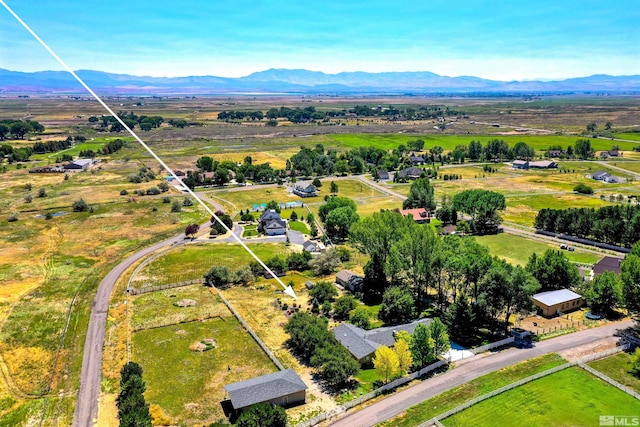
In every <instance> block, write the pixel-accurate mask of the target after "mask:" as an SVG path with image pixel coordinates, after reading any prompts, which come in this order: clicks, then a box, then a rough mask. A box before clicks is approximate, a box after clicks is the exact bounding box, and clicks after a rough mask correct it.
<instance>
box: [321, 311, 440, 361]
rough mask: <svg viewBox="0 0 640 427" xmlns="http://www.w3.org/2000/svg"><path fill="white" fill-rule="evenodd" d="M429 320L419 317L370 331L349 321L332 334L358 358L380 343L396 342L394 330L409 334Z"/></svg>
mask: <svg viewBox="0 0 640 427" xmlns="http://www.w3.org/2000/svg"><path fill="white" fill-rule="evenodd" d="M429 322H431V319H419V320H416V321H415V322H411V323H406V324H404V325H396V326H386V327H383V328H377V329H372V330H370V331H366V330H364V329H362V328H359V327H357V326H355V325H352V324H350V323H343V324H342V325H339V326H338V327H336V328H335V329H334V330H333V334H334V335H335V337H336V339H337V340H338V341H339V342H340V344H342V345H343V346H344V347H345V348H346V349H347V350H349V353H351V354H352V355H353V357H355V358H356V359H358V360H360V359H362V358H363V357H366V356H369V355H370V354H372V353H373V352H375V351H376V350H377V349H378V347H380V346H381V345H386V346H387V347H391V346H393V345H394V344H395V342H396V340H395V333H396V332H398V331H407V332H409V333H410V334H411V333H413V331H414V330H415V329H416V326H418V325H419V324H421V323H423V324H428V323H429Z"/></svg>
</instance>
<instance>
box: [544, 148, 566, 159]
mask: <svg viewBox="0 0 640 427" xmlns="http://www.w3.org/2000/svg"><path fill="white" fill-rule="evenodd" d="M564 155H565V152H564V150H547V157H551V158H557V157H560V156H564Z"/></svg>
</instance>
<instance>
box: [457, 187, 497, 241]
mask: <svg viewBox="0 0 640 427" xmlns="http://www.w3.org/2000/svg"><path fill="white" fill-rule="evenodd" d="M453 207H454V208H455V210H456V211H462V212H464V213H466V214H467V215H470V216H471V218H472V223H473V227H474V228H475V230H476V231H477V232H478V233H479V234H485V233H491V232H495V231H496V230H497V228H498V224H500V221H501V218H500V216H499V215H498V211H502V210H504V209H505V208H506V202H505V198H504V196H503V195H502V194H500V193H497V192H495V191H488V190H479V189H476V190H464V191H463V192H461V193H458V194H456V195H455V196H453Z"/></svg>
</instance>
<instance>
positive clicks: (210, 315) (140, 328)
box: [132, 313, 224, 332]
mask: <svg viewBox="0 0 640 427" xmlns="http://www.w3.org/2000/svg"><path fill="white" fill-rule="evenodd" d="M214 317H219V318H220V319H221V320H224V317H222V316H221V315H220V313H207V314H203V315H201V316H199V317H198V318H195V319H183V320H178V321H173V322H162V323H152V324H151V325H148V326H147V325H140V326H137V327H135V328H132V329H133V332H140V331H147V330H149V329H158V328H164V327H166V326H174V325H181V324H184V323H191V322H202V321H204V320H209V319H213V318H214Z"/></svg>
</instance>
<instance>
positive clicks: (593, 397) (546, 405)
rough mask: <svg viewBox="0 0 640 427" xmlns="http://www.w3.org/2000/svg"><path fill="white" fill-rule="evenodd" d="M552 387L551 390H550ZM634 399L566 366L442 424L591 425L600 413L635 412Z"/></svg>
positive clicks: (477, 405) (596, 420)
mask: <svg viewBox="0 0 640 427" xmlns="http://www.w3.org/2000/svg"><path fill="white" fill-rule="evenodd" d="M551 390H553V392H551ZM637 409H638V401H637V400H636V399H634V398H633V397H631V396H629V395H628V394H626V393H624V392H623V391H620V390H618V389H617V388H615V387H612V386H610V385H609V384H607V383H605V382H604V381H602V380H600V379H598V378H596V377H594V376H592V375H591V374H589V373H588V372H586V371H584V370H582V369H580V368H577V367H575V368H569V369H565V370H562V371H560V372H557V373H555V374H551V375H548V376H546V377H543V378H540V379H537V380H535V381H532V382H530V383H527V384H524V385H522V386H520V387H517V388H515V389H512V390H509V391H507V392H504V393H502V394H500V395H498V396H494V397H492V398H491V399H488V400H485V401H483V402H480V403H478V404H476V405H474V406H472V407H470V408H468V409H466V410H464V411H462V412H460V413H458V414H456V415H453V416H451V417H449V418H447V419H445V420H443V421H442V423H443V424H444V425H445V426H447V427H453V426H470V425H473V426H496V425H509V424H510V423H512V422H513V420H514V417H517V419H518V423H519V424H520V425H526V426H532V427H535V426H541V427H542V426H548V425H556V426H575V425H580V426H592V425H594V426H595V425H598V424H599V417H600V416H601V415H623V414H624V415H626V414H630V415H635V414H636V412H637Z"/></svg>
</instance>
